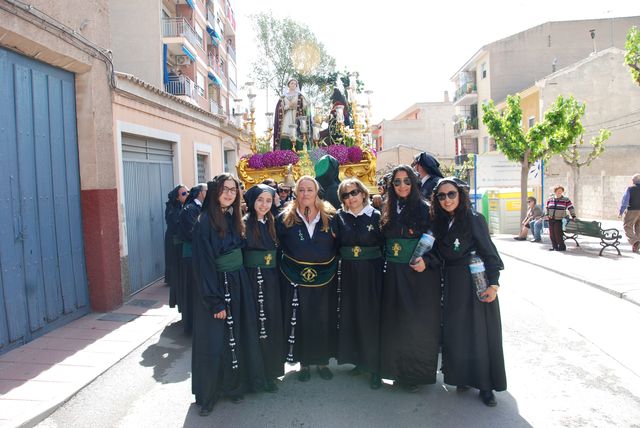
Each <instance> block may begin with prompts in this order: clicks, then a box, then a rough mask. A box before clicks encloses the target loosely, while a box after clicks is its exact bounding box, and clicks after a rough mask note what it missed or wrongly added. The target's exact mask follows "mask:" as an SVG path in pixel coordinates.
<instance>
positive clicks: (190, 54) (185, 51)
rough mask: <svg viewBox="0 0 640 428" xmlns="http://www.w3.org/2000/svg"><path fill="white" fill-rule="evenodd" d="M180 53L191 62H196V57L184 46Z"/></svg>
mask: <svg viewBox="0 0 640 428" xmlns="http://www.w3.org/2000/svg"><path fill="white" fill-rule="evenodd" d="M182 52H184V54H185V55H186V56H188V57H189V58H190V59H191V61H195V60H196V56H195V55H194V54H192V53H191V51H190V50H189V49H187V47H186V46H185V45H182Z"/></svg>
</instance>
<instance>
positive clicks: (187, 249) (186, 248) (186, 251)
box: [182, 242, 193, 259]
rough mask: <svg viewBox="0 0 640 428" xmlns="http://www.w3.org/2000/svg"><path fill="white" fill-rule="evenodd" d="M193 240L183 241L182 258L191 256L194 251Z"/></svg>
mask: <svg viewBox="0 0 640 428" xmlns="http://www.w3.org/2000/svg"><path fill="white" fill-rule="evenodd" d="M191 250H192V247H191V242H183V243H182V258H183V259H185V258H187V257H191V256H192V255H193V252H192V251H191Z"/></svg>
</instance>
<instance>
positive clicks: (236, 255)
mask: <svg viewBox="0 0 640 428" xmlns="http://www.w3.org/2000/svg"><path fill="white" fill-rule="evenodd" d="M215 263H216V269H218V271H219V272H233V271H236V270H238V269H240V268H241V267H242V250H241V249H240V248H236V249H235V250H232V251H231V252H230V253H227V254H222V255H220V256H219V257H218V258H217V259H216V260H215Z"/></svg>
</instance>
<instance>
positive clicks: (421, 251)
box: [409, 231, 435, 265]
mask: <svg viewBox="0 0 640 428" xmlns="http://www.w3.org/2000/svg"><path fill="white" fill-rule="evenodd" d="M434 242H435V238H434V237H433V234H432V233H431V231H428V232H427V233H423V234H422V236H421V237H420V240H419V241H418V245H416V249H415V250H413V255H411V260H409V263H410V264H412V265H414V264H416V263H417V262H418V259H419V258H420V257H422V256H424V255H425V254H427V253H428V252H429V251H431V249H432V248H433V243H434Z"/></svg>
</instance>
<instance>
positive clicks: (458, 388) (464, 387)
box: [456, 385, 469, 392]
mask: <svg viewBox="0 0 640 428" xmlns="http://www.w3.org/2000/svg"><path fill="white" fill-rule="evenodd" d="M468 390H469V387H468V386H467V385H458V386H456V391H458V392H465V391H468Z"/></svg>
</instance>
